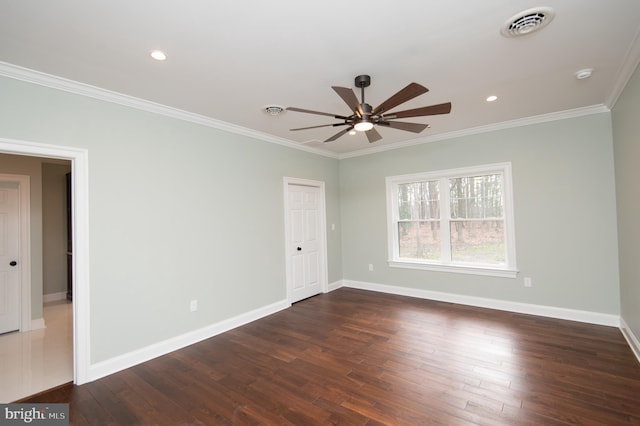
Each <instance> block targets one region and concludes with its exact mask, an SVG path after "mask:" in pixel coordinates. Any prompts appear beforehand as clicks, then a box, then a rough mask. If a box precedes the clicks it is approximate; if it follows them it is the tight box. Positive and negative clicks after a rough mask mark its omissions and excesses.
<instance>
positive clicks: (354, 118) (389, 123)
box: [287, 75, 451, 142]
mask: <svg viewBox="0 0 640 426" xmlns="http://www.w3.org/2000/svg"><path fill="white" fill-rule="evenodd" d="M370 85H371V77H370V76H368V75H359V76H357V77H356V78H355V86H356V87H359V88H360V100H358V98H357V97H356V94H355V93H354V92H353V90H352V89H349V88H347V87H339V86H332V87H331V88H332V89H333V90H334V91H335V92H336V93H337V94H338V96H340V98H342V100H343V101H344V102H345V103H346V104H347V105H348V106H349V108H350V109H351V111H352V113H351V114H350V115H340V114H332V113H328V112H320V111H313V110H309V109H303V108H296V107H287V110H289V111H296V112H303V113H307V114H316V115H326V116H328V117H333V118H335V119H338V120H342V122H339V123H333V124H322V125H319V126H309V127H300V128H297V129H290V130H291V131H298V130H307V129H316V128H319V127H339V126H347V127H346V128H345V129H344V130H341V131H340V132H338V133H336V134H335V135H333V136H331V137H330V138H328V139H326V140H325V141H324V142H332V141H335V140H336V139H338V138H339V137H341V136H343V135H345V134H347V133H349V134H353V131H354V130H357V131H358V132H364V133H365V135H366V136H367V139H368V140H369V142H375V141H378V140H380V139H382V135H380V133H378V131H377V130H376V129H375V126H376V125H379V126H384V127H390V128H392V129H398V130H404V131H407V132H413V133H420V132H422V131H423V130H424V129H426V128H428V127H429V125H428V124H422V123H407V122H403V121H395V120H396V119H399V118H408V117H425V116H429V115H438V114H449V113H450V112H451V102H447V103H443V104H438V105H431V106H426V107H422V108H415V109H410V110H405V111H398V112H394V113H390V111H391V110H392V109H393V108H395V107H397V106H398V105H400V104H403V103H405V102H407V101H409V100H411V99H413V98H415V97H416V96H420V95H422V94H423V93H426V92H428V91H429V89H427V88H426V87H424V86H422V85H420V84H418V83H409V84H408V85H407V86H406V87H405V88H403V89H401V90H400V91H399V92H397V93H396V94H395V95H393V96H391V97H390V98H389V99H387V100H386V101H384V102H383V103H381V104H380V105H378V106H377V107H375V108H373V107H372V106H371V105H369V104H368V103H366V102H365V97H364V89H365V87H369V86H370Z"/></svg>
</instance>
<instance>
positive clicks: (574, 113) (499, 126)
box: [338, 104, 611, 160]
mask: <svg viewBox="0 0 640 426" xmlns="http://www.w3.org/2000/svg"><path fill="white" fill-rule="evenodd" d="M609 111H611V110H610V109H609V108H608V107H607V106H605V105H602V104H600V105H592V106H588V107H581V108H575V109H570V110H565V111H558V112H552V113H548V114H541V115H534V116H531V117H525V118H518V119H516V120H510V121H503V122H500V123H492V124H487V125H485V126H478V127H471V128H468V129H462V130H456V131H453V132H447V133H441V134H438V135H433V136H427V137H423V138H418V139H412V140H409V141H406V142H398V143H395V144H393V145H383V146H378V147H374V148H367V149H363V150H360V151H356V152H348V153H346V154H341V155H339V156H338V159H339V160H343V159H346V158H352V157H360V156H363V155H370V154H376V153H379V152H384V151H391V150H394V149H400V148H406V147H410V146H415V145H423V144H426V143H431V142H437V141H442V140H447V139H454V138H460V137H464V136H472V135H477V134H480V133H488V132H494V131H497V130H504V129H511V128H514V127H521V126H529V125H532V124H539V123H546V122H549V121H556V120H564V119H567V118H575V117H582V116H585V115H591V114H600V113H603V112H609Z"/></svg>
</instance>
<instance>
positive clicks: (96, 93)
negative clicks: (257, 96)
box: [0, 61, 338, 158]
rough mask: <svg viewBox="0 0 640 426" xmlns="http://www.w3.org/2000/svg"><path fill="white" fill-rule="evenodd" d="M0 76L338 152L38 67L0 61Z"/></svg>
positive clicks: (295, 145) (287, 143)
mask: <svg viewBox="0 0 640 426" xmlns="http://www.w3.org/2000/svg"><path fill="white" fill-rule="evenodd" d="M0 76H5V77H9V78H13V79H15V80H21V81H26V82H28V83H33V84H38V85H40V86H45V87H49V88H52V89H57V90H62V91H65V92H69V93H73V94H76V95H81V96H86V97H89V98H93V99H98V100H101V101H105V102H111V103H114V104H117V105H122V106H125V107H129V108H135V109H139V110H142V111H147V112H151V113H153V114H158V115H164V116H166V117H171V118H175V119H177V120H182V121H187V122H190V123H195V124H200V125H202V126H206V127H212V128H214V129H219V130H224V131H226V132H230V133H235V134H239V135H243V136H248V137H250V138H254V139H259V140H262V141H265V142H270V143H274V144H277V145H283V146H287V147H289V148H295V149H299V150H301V151H306V152H310V153H313V154H318V155H322V156H324V157H330V158H338V155H337V154H335V153H333V152H329V151H325V150H320V149H316V148H311V147H308V146H305V145H301V144H299V143H297V142H293V141H290V140H288V139H284V138H279V137H276V136H272V135H269V134H266V133H262V132H258V131H256V130H252V129H248V128H246V127H241V126H238V125H235V124H231V123H227V122H225V121H221V120H216V119H213V118H210V117H206V116H204V115H200V114H194V113H192V112H188V111H184V110H180V109H177V108H173V107H170V106H166V105H162V104H158V103H155V102H151V101H147V100H144V99H140V98H135V97H133V96H129V95H125V94H122V93H118V92H113V91H111V90H107V89H102V88H100V87H96V86H91V85H89V84H85V83H80V82H77V81H73V80H68V79H66V78H62V77H58V76H54V75H50V74H45V73H43V72H40V71H35V70H31V69H28V68H23V67H20V66H17V65H14V64H10V63H7V62H2V61H0Z"/></svg>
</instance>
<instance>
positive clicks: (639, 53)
mask: <svg viewBox="0 0 640 426" xmlns="http://www.w3.org/2000/svg"><path fill="white" fill-rule="evenodd" d="M638 64H640V30H638V33H637V34H636V36H635V38H634V39H633V42H632V43H631V46H629V50H628V51H627V53H626V55H625V59H624V62H623V64H622V66H621V67H620V70H619V71H618V77H617V79H616V82H615V85H614V86H613V90H612V91H611V93H610V94H609V96H608V97H607V101H606V105H607V106H608V107H609V108H613V107H614V106H615V104H616V102H618V98H619V97H620V95H621V94H622V92H623V91H624V88H625V87H626V86H627V83H628V82H629V80H630V79H631V77H632V76H633V73H634V71H635V70H636V68H637V67H638Z"/></svg>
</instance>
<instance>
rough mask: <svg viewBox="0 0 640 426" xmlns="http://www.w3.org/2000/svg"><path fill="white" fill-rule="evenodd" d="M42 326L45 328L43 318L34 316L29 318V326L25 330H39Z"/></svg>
mask: <svg viewBox="0 0 640 426" xmlns="http://www.w3.org/2000/svg"><path fill="white" fill-rule="evenodd" d="M42 328H47V326H46V325H45V324H44V318H36V319H32V320H31V328H30V329H29V330H25V331H33V330H40V329H42Z"/></svg>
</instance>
